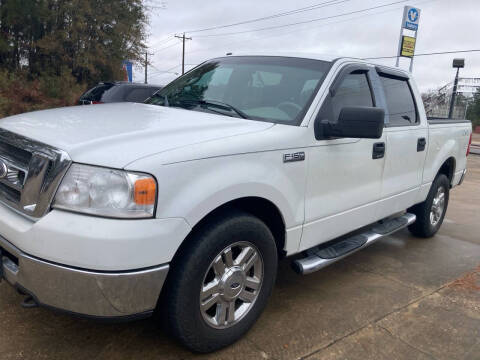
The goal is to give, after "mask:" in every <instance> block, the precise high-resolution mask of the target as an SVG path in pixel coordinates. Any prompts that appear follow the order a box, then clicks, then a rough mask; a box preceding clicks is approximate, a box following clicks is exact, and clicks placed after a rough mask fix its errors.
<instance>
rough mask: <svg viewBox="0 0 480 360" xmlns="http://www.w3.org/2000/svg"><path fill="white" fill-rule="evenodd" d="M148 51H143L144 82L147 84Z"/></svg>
mask: <svg viewBox="0 0 480 360" xmlns="http://www.w3.org/2000/svg"><path fill="white" fill-rule="evenodd" d="M147 80H148V52H145V84H148V82H147Z"/></svg>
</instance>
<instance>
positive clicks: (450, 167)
mask: <svg viewBox="0 0 480 360" xmlns="http://www.w3.org/2000/svg"><path fill="white" fill-rule="evenodd" d="M455 167H456V160H455V158H454V157H453V156H450V157H449V158H448V159H446V160H445V161H444V162H443V163H442V166H440V169H439V170H438V171H437V176H438V174H444V175H445V176H446V177H447V178H448V180H449V182H450V187H451V186H452V181H453V176H454V174H455Z"/></svg>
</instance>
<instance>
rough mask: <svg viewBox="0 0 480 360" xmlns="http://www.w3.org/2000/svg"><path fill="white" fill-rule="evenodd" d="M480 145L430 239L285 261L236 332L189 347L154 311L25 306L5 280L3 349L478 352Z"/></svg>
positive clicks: (249, 355) (44, 353)
mask: <svg viewBox="0 0 480 360" xmlns="http://www.w3.org/2000/svg"><path fill="white" fill-rule="evenodd" d="M479 234H480V156H470V157H469V173H468V176H467V178H466V180H465V182H464V184H463V185H462V186H461V187H459V188H456V189H455V190H454V191H453V192H452V194H451V202H450V206H449V210H448V213H447V217H446V220H445V223H444V225H443V227H442V229H441V230H440V232H439V234H437V236H435V237H434V238H432V239H417V238H414V237H412V236H411V235H410V234H409V233H408V232H407V231H403V232H400V233H398V234H396V235H395V236H391V237H389V238H387V239H385V240H383V241H381V242H378V243H376V244H374V245H372V246H371V247H369V248H367V249H365V250H364V251H361V252H359V253H357V254H355V255H353V256H351V257H350V258H347V259H345V260H343V261H341V262H339V263H337V264H335V265H332V266H331V267H329V268H327V269H325V270H323V271H321V272H318V273H315V274H312V275H309V276H304V277H302V276H299V275H296V274H295V273H294V272H293V271H292V270H291V269H290V266H289V261H288V260H285V261H283V262H282V263H281V267H280V271H279V276H278V280H277V285H276V288H275V291H274V294H273V296H272V299H271V301H270V303H269V305H268V307H267V309H266V311H265V313H264V314H263V316H262V317H261V318H260V320H259V321H258V323H257V324H256V325H255V327H254V328H253V329H252V330H251V331H250V332H249V333H248V335H247V336H246V337H245V338H244V339H243V340H241V341H240V342H238V343H237V344H235V345H233V346H231V347H229V348H227V349H225V350H222V351H220V352H217V353H215V354H210V355H202V356H199V355H195V354H192V353H190V352H188V351H186V350H184V349H183V348H181V347H180V346H178V345H177V344H175V343H174V342H173V341H172V340H171V339H170V338H169V337H168V335H167V334H166V333H165V332H163V331H159V330H158V329H157V326H156V324H155V322H154V321H153V320H145V321H141V322H136V323H129V324H102V323H97V322H93V321H88V320H81V319H77V318H73V317H70V316H67V315H62V314H57V313H53V312H51V311H49V310H45V309H32V310H25V309H22V308H21V307H20V303H21V301H22V300H23V298H22V296H20V295H18V294H17V293H16V292H15V291H14V290H13V289H12V288H11V287H10V286H8V285H7V284H6V283H5V282H2V283H1V284H0V359H2V360H3V359H69V360H74V359H193V358H195V359H197V358H198V359H298V358H302V359H309V360H314V359H362V360H363V359H409V360H410V359H448V360H452V359H472V360H473V359H476V360H478V359H480V236H479Z"/></svg>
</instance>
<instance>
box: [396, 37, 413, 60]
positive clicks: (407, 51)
mask: <svg viewBox="0 0 480 360" xmlns="http://www.w3.org/2000/svg"><path fill="white" fill-rule="evenodd" d="M416 41H417V39H415V38H414V37H411V36H402V48H401V52H400V55H401V56H403V57H409V58H412V57H413V55H414V54H415V43H416Z"/></svg>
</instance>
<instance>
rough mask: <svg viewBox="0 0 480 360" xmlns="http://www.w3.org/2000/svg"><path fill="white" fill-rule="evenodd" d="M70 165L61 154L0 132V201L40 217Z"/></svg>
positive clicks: (56, 150)
mask: <svg viewBox="0 0 480 360" xmlns="http://www.w3.org/2000/svg"><path fill="white" fill-rule="evenodd" d="M70 164H71V161H70V158H69V157H68V155H67V154H66V153H65V152H64V151H62V150H59V149H56V148H53V147H51V146H48V145H45V144H42V143H39V142H37V141H34V140H31V139H28V138H26V137H23V136H20V135H17V134H14V133H12V132H9V131H6V130H3V129H0V202H1V203H4V204H6V205H7V206H9V207H11V208H13V209H14V210H16V211H18V212H20V213H23V214H25V215H27V216H29V217H32V218H40V217H42V216H43V215H45V214H46V213H47V212H48V211H49V209H50V205H51V202H52V200H53V196H54V195H55V192H56V190H57V188H58V185H59V184H60V181H61V180H62V178H63V176H64V175H65V173H66V171H67V170H68V167H69V166H70ZM2 168H3V169H6V170H7V171H2Z"/></svg>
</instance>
